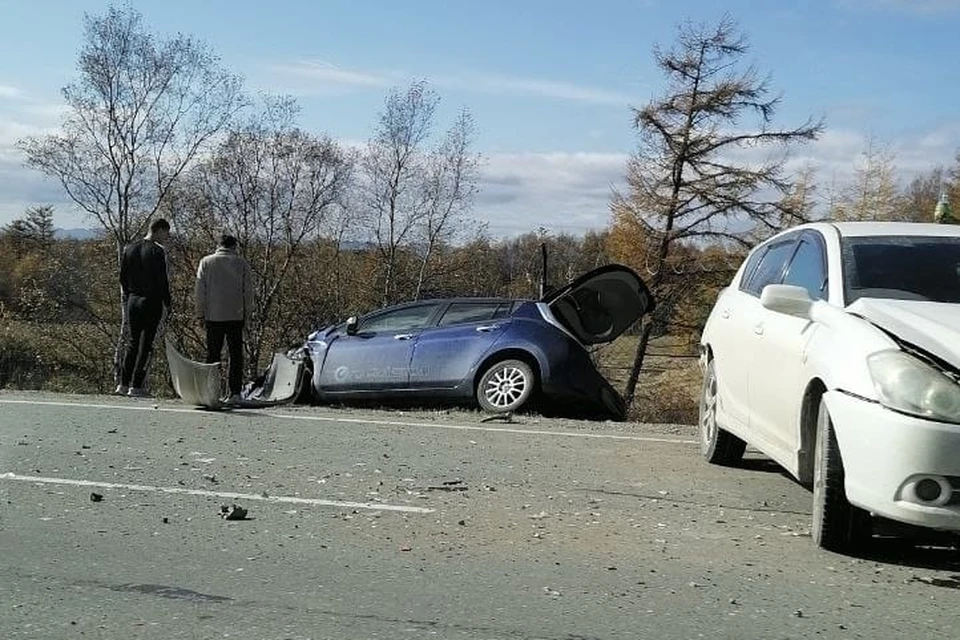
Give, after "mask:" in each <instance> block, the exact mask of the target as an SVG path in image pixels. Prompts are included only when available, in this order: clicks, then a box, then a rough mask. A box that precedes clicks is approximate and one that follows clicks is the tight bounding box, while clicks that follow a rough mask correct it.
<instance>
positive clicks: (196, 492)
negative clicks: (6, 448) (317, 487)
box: [0, 473, 434, 513]
mask: <svg viewBox="0 0 960 640" xmlns="http://www.w3.org/2000/svg"><path fill="white" fill-rule="evenodd" d="M0 480H13V481H15V482H33V483H39V484H60V485H69V486H74V487H97V488H100V489H126V490H127V491H147V492H153V493H173V494H180V495H188V496H202V497H206V498H224V499H227V500H259V501H261V502H283V503H292V504H307V505H313V506H320V507H339V508H343V509H369V510H371V511H398V512H401V513H433V511H434V510H433V509H428V508H426V507H409V506H406V505H396V504H379V503H376V502H341V501H339V500H322V499H320V498H298V497H295V496H263V495H258V494H255V493H235V492H233V491H207V490H204V489H185V488H183V487H158V486H153V485H148V484H123V483H120V482H97V481H94V480H74V479H71V478H43V477H38V476H24V475H19V474H16V473H3V474H0Z"/></svg>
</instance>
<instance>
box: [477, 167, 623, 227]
mask: <svg viewBox="0 0 960 640" xmlns="http://www.w3.org/2000/svg"><path fill="white" fill-rule="evenodd" d="M626 162H627V155H626V154H620V153H567V152H556V153H513V154H505V153H502V154H492V155H490V156H489V157H488V158H487V165H486V166H485V168H484V171H483V174H482V177H481V188H482V191H481V193H480V195H479V196H478V198H477V202H476V205H475V207H474V212H475V215H476V217H477V218H478V219H479V220H483V221H486V222H488V224H489V229H490V233H491V234H492V235H494V236H513V235H518V234H521V233H525V232H528V231H535V230H537V228H539V227H544V228H546V229H547V230H549V231H553V232H557V233H559V232H567V233H582V232H584V231H586V230H588V229H602V228H604V227H606V226H607V224H608V222H609V217H610V216H609V209H608V205H609V202H610V196H611V193H612V190H613V188H614V187H617V188H622V187H623V177H624V174H625V169H626Z"/></svg>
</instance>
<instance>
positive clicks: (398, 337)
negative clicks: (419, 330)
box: [393, 333, 414, 340]
mask: <svg viewBox="0 0 960 640" xmlns="http://www.w3.org/2000/svg"><path fill="white" fill-rule="evenodd" d="M413 335H414V334H412V333H398V334H397V335H395V336H393V339H394V340H411V339H412V338H413Z"/></svg>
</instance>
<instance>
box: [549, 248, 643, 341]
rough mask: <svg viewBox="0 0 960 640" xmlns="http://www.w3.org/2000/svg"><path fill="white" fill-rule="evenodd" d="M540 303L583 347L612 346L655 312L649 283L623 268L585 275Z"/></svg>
mask: <svg viewBox="0 0 960 640" xmlns="http://www.w3.org/2000/svg"><path fill="white" fill-rule="evenodd" d="M541 302H543V303H545V304H547V305H548V306H549V307H550V311H551V312H552V313H553V315H554V317H555V318H556V319H557V320H558V321H559V322H560V323H561V324H563V326H564V327H566V329H567V330H568V331H570V333H571V334H573V336H574V337H575V338H577V340H579V341H580V342H581V343H582V344H584V345H595V344H604V343H606V342H612V341H613V340H615V339H616V338H617V337H619V336H620V335H621V334H622V333H623V332H624V331H626V330H627V329H628V328H629V327H630V326H631V325H632V324H633V323H634V322H636V321H637V320H639V319H640V318H641V317H643V315H644V314H645V313H649V312H650V311H653V308H654V300H653V296H652V295H651V294H650V290H649V289H648V288H647V285H646V283H644V281H643V280H642V279H641V278H640V276H638V275H637V274H636V273H635V272H634V271H633V270H632V269H630V268H629V267H625V266H623V265H620V264H610V265H606V266H603V267H600V268H598V269H594V270H593V271H590V272H588V273H585V274H584V275H582V276H580V277H579V278H577V279H576V280H574V281H573V282H571V283H570V284H568V285H567V286H565V287H563V288H561V289H558V290H556V291H554V292H552V293H550V294H548V295H547V296H545V297H544V298H543V300H542V301H541Z"/></svg>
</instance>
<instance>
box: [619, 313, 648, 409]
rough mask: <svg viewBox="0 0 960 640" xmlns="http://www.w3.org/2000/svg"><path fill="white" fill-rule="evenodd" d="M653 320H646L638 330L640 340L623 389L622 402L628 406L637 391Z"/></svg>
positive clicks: (631, 403)
mask: <svg viewBox="0 0 960 640" xmlns="http://www.w3.org/2000/svg"><path fill="white" fill-rule="evenodd" d="M653 324H654V321H653V320H648V321H647V322H645V323H644V325H643V330H642V331H641V332H640V341H639V342H637V350H636V352H635V353H634V356H633V366H632V367H631V368H630V377H629V378H628V379H627V388H626V390H625V391H624V398H623V399H624V402H625V403H626V405H627V406H628V407H630V406H631V405H633V400H634V397H635V395H636V391H637V381H638V380H639V379H640V370H641V369H642V368H643V359H644V357H646V355H647V346H648V345H649V344H650V334H651V332H652V331H653Z"/></svg>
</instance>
